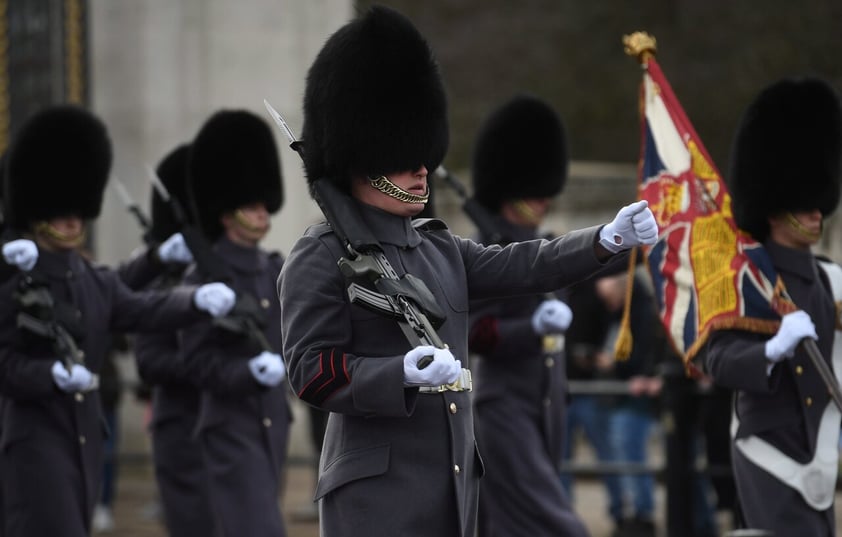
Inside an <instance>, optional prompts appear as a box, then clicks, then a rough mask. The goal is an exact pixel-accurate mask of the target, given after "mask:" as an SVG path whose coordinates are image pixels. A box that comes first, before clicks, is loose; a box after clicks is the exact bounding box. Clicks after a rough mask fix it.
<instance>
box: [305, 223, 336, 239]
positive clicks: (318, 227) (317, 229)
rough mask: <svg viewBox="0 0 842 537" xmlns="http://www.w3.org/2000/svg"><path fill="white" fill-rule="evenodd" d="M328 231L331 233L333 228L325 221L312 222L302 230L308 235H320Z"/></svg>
mask: <svg viewBox="0 0 842 537" xmlns="http://www.w3.org/2000/svg"><path fill="white" fill-rule="evenodd" d="M328 233H333V229H332V228H331V227H330V224H328V223H327V222H319V223H318V224H313V225H311V226H309V227H307V229H306V230H305V231H304V234H305V235H306V236H308V237H321V236H322V235H326V234H328Z"/></svg>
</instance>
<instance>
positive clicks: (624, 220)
mask: <svg viewBox="0 0 842 537" xmlns="http://www.w3.org/2000/svg"><path fill="white" fill-rule="evenodd" d="M657 240H658V223H657V222H655V215H653V214H652V211H651V210H650V209H649V202H647V201H646V200H641V201H638V202H635V203H632V204H631V205H626V206H625V207H623V208H622V209H620V212H618V213H617V216H616V217H614V220H613V221H612V222H611V223H610V224H606V225H605V226H603V227H602V229H601V230H600V231H599V244H600V245H602V247H603V248H605V249H606V250H608V251H609V252H611V253H612V254H616V253H618V252H621V251H623V250H628V249H629V248H632V247H634V246H641V245H644V244H647V245H648V244H655V242H656V241H657Z"/></svg>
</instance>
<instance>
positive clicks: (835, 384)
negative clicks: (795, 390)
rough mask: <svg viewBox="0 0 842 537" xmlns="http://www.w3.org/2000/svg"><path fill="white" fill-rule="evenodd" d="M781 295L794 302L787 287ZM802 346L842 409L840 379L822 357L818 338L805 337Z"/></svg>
mask: <svg viewBox="0 0 842 537" xmlns="http://www.w3.org/2000/svg"><path fill="white" fill-rule="evenodd" d="M781 296H782V297H783V298H785V299H786V300H789V301H790V302H792V299H791V298H790V297H789V294H788V293H787V292H786V289H784V290H783V291H782V292H781ZM793 303H794V302H793ZM801 347H802V348H803V349H804V352H806V353H807V356H808V357H809V358H810V361H811V362H813V366H814V367H815V368H816V370H817V371H818V372H819V376H821V378H822V381H823V382H824V383H825V385H826V386H827V390H828V392H829V393H830V398H831V399H833V402H834V403H836V407H837V408H838V409H839V410H842V391H840V389H839V381H838V380H837V379H836V375H835V374H834V373H833V370H832V369H831V368H830V366H829V365H827V362H825V360H824V358H823V357H822V354H821V352H820V351H819V347H818V345H816V340H814V339H811V338H804V339H802V340H801Z"/></svg>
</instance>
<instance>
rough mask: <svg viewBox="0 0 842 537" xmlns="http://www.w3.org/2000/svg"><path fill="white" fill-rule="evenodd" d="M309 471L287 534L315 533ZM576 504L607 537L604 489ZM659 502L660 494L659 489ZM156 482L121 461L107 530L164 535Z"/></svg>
mask: <svg viewBox="0 0 842 537" xmlns="http://www.w3.org/2000/svg"><path fill="white" fill-rule="evenodd" d="M312 479H313V477H312V472H311V470H310V467H309V466H308V465H304V464H296V465H293V466H292V467H291V468H290V469H289V472H288V475H287V481H286V487H285V491H284V495H283V497H282V498H281V505H282V509H283V513H284V516H285V518H286V521H287V533H288V537H318V535H319V528H318V524H317V523H316V522H314V521H307V520H301V518H302V517H301V515H302V514H304V513H306V512H308V511H309V508H310V505H311V504H310V498H311V497H312V490H313V482H312ZM576 491H577V492H576V494H577V505H578V506H580V507H582V506H584V507H585V508H580V509H579V510H580V513H581V515H582V516H583V517H584V519H585V521H586V523H587V525H588V527H589V528H590V530H591V533H592V535H593V537H608V536H609V535H610V532H611V524H610V523H609V522H608V520H607V519H606V517H605V516H604V513H605V507H604V506H605V501H604V498H603V490H602V487H601V485H600V484H598V483H596V482H582V483H579V484H577V489H576ZM658 501H659V504H662V503H663V501H662V494H660V492H659V500H658ZM154 506H155V486H154V479H153V476H152V471H151V469H150V468H148V467H147V466H146V465H145V464H144V465H138V464H132V465H130V466H126V465H124V467H123V469H122V473H121V477H120V480H119V482H118V497H117V504H116V506H115V510H114V515H115V522H116V528H115V531H113V532H110V533H102V534H100V535H103V536H105V535H109V534H110V535H115V536H119V537H165V536H166V532H165V531H164V530H163V528H162V526H161V524H160V522H159V521H158V519H157V517H156V516H155V511H156V510H155V509H154Z"/></svg>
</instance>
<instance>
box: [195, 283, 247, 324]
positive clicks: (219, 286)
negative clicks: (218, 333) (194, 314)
mask: <svg viewBox="0 0 842 537" xmlns="http://www.w3.org/2000/svg"><path fill="white" fill-rule="evenodd" d="M236 301H237V294H236V293H235V292H234V291H233V289H231V288H230V287H228V286H227V285H225V284H224V283H219V282H214V283H206V284H205V285H203V286H201V287H199V288H198V289H196V292H195V293H194V294H193V303H194V304H196V307H197V308H199V309H200V310H202V311H206V312H208V313H210V314H211V315H212V316H214V317H223V316H225V315H227V314H228V312H229V311H231V308H233V307H234V303H235V302H236Z"/></svg>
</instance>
